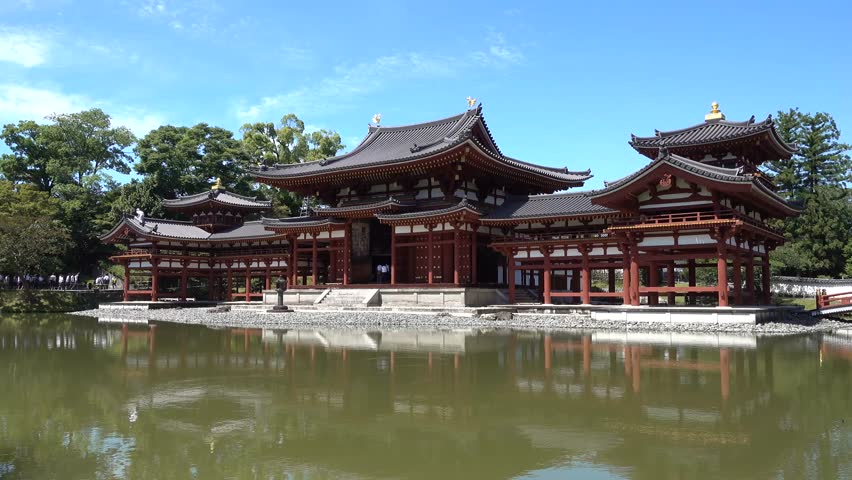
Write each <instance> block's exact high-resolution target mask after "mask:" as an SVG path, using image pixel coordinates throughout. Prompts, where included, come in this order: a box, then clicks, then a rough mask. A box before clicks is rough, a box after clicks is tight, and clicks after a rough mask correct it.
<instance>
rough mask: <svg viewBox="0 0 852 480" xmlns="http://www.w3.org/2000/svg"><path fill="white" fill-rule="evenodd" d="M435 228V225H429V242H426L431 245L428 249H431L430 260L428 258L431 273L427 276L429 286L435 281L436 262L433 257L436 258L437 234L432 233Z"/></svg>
mask: <svg viewBox="0 0 852 480" xmlns="http://www.w3.org/2000/svg"><path fill="white" fill-rule="evenodd" d="M434 228H435V226H434V225H429V235H428V241H427V242H426V243H428V244H429V246H428V249H429V256H428V258H427V262H428V267H427V268H428V269H429V272H428V273H427V275H426V278H427V283H428V284H429V285H432V282H433V280H434V273H433V270H434V266H435V261H434V260H433V257H434V256H435V250H434V246H435V234H434V233H432V229H434Z"/></svg>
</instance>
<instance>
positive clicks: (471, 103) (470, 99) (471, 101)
mask: <svg viewBox="0 0 852 480" xmlns="http://www.w3.org/2000/svg"><path fill="white" fill-rule="evenodd" d="M474 105H476V99H475V98H473V97H470V96H469V97H467V108H468V109H471V108H473V106H474Z"/></svg>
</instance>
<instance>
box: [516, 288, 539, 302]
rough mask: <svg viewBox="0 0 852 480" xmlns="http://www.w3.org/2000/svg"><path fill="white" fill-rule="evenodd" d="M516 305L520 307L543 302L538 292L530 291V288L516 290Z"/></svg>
mask: <svg viewBox="0 0 852 480" xmlns="http://www.w3.org/2000/svg"><path fill="white" fill-rule="evenodd" d="M515 303H517V304H519V305H529V304H540V303H541V300H540V299H539V298H538V292H536V291H534V290H530V289H528V288H516V289H515Z"/></svg>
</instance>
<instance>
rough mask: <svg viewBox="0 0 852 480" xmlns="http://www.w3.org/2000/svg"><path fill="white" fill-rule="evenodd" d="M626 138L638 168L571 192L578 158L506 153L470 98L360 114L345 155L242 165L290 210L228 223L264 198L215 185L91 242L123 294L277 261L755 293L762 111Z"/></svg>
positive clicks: (454, 281)
mask: <svg viewBox="0 0 852 480" xmlns="http://www.w3.org/2000/svg"><path fill="white" fill-rule="evenodd" d="M629 143H630V145H631V146H632V147H633V148H634V149H635V150H636V151H637V152H638V153H640V154H641V155H643V156H644V157H647V158H648V159H650V160H651V161H650V163H647V164H646V165H645V166H644V167H642V168H641V169H639V170H638V171H636V172H634V173H633V174H631V175H628V176H626V177H624V178H622V179H619V180H616V181H613V182H607V183H605V186H604V188H602V189H599V190H587V191H577V192H574V191H572V190H573V189H575V188H577V187H582V186H583V184H584V182H585V181H586V180H588V179H589V178H590V177H591V172H590V171H589V170H585V171H572V170H569V169H567V168H553V167H545V166H541V165H535V164H532V163H528V162H525V161H521V160H518V159H516V158H513V157H510V156H508V155H505V154H504V153H503V152H502V151H501V150H500V148H499V147H498V146H497V143H496V141H495V139H494V138H493V136H492V135H491V132H490V130H489V128H488V125H487V124H486V122H485V119H484V116H483V113H482V106H481V105H479V106H476V107H473V106H472V107H471V108H469V109H468V110H467V111H465V112H463V113H461V114H459V115H455V116H452V117H449V118H445V119H442V120H437V121H433V122H428V123H421V124H415V125H407V126H401V127H385V126H381V125H379V124H378V123H376V124H374V125H372V126H371V127H370V128H369V131H368V134H367V136H366V137H365V138H364V140H363V141H362V142H361V143H360V144H359V145H358V146H357V147H355V148H354V149H353V150H352V151H351V152H349V153H346V154H343V155H339V156H336V157H332V158H327V159H324V160H319V161H313V162H305V163H297V164H289V165H269V166H261V167H258V168H256V169H253V170H252V171H251V172H250V173H251V174H252V175H253V176H254V177H255V178H256V180H257V181H258V182H262V183H265V184H268V185H271V186H274V187H277V188H282V189H286V190H288V191H291V192H294V193H297V194H299V195H302V196H315V197H316V198H317V199H318V202H319V206H318V207H316V208H314V209H313V210H312V211H310V212H309V213H308V214H307V215H303V216H300V217H290V218H280V219H270V218H262V219H260V220H256V221H244V220H243V219H244V218H245V216H246V215H250V214H251V213H253V212H261V211H264V210H266V209H269V208H270V205H269V203H268V202H260V201H257V200H256V199H252V198H246V197H242V196H237V195H234V194H232V193H229V192H227V191H225V190H224V189H221V188H215V187H214V189H213V190H212V191H211V192H207V193H203V194H198V195H192V196H188V197H180V198H178V199H175V200H167V201H165V202H164V205H165V206H166V208H167V209H168V210H170V211H173V212H182V213H183V214H185V215H187V216H190V215H191V217H192V220H191V221H181V222H177V221H172V220H160V219H147V218H144V217H141V218H140V217H134V218H125V219H124V220H123V221H122V222H121V223H120V224H119V225H118V226H116V228H115V229H114V230H113V231H112V232H110V233H109V234H108V235H106V236H105V237H104V239H105V241H108V242H125V243H127V246H128V249H127V251H126V252H124V253H122V254H121V255H117V256H116V257H113V259H114V261H117V262H120V263H121V264H123V265H125V268H126V269H128V271H129V273H130V275H133V272H134V271H138V272H140V274H147V275H150V276H151V278H152V280H151V282H150V286H149V287H147V288H146V289H140V290H128V291H126V292H125V297H126V298H128V297H132V296H135V295H146V296H147V295H150V298H151V299H152V300H156V299H157V298H158V296H161V295H160V293H159V291H158V285H160V283H161V282H160V281H159V280H158V277H180V278H181V281H180V282H179V287H178V288H177V291H178V292H179V294H178V296H179V297H180V298H187V294H186V292H187V287H186V285H187V282H188V279H191V278H200V279H207V280H206V282H207V285H209V286H211V287H210V288H209V292H208V296H209V298H210V299H222V300H224V299H232V300H233V299H240V300H242V299H244V300H246V301H251V300H254V299H257V298H260V296H261V292H262V290H263V289H264V288H266V289H268V288H269V279H270V277H271V276H277V275H278V274H279V273H283V274H285V275H287V277H288V279H289V283H290V285H291V288H292V289H295V290H299V289H305V290H309V289H313V290H317V289H327V290H335V291H337V290H341V291H344V290H346V289H354V288H357V287H358V286H361V287H369V288H378V289H388V290H387V291H388V295H390V293H391V291H393V292H406V291H410V292H423V293H424V294H428V292H437V291H442V290H440V289H449V290H446V291H447V292H450V291H451V290H452V291H459V289H461V290H462V291H464V290H476V291H479V292H480V293H481V292H482V291H490V292H493V293H494V295H491V296H488V295H485V296H482V295H479V297H478V298H480V299H484V298H487V299H488V301H487V302H486V303H519V302H523V303H544V304H559V303H580V304H586V305H588V304H593V303H606V304H618V303H622V304H624V305H633V306H637V305H641V304H647V305H650V306H654V305H661V304H668V305H674V304H676V303H677V302H678V297H680V298H681V299H682V300H681V301H680V304H701V305H708V304H714V305H718V306H729V305H757V304H761V303H768V302H769V287H768V282H769V254H770V252H771V251H772V250H773V249H774V248H775V247H777V246H778V245H780V244H782V243H783V242H784V238H783V236H782V235H781V233H780V232H778V231H776V230H774V229H773V228H771V227H770V226H769V225H768V224H767V221H769V220H770V219H776V218H784V217H787V216H791V215H796V214H797V213H798V210H797V208H796V207H795V206H793V205H791V204H789V203H788V202H787V201H785V200H784V199H783V198H781V197H780V196H779V195H778V194H776V193H775V188H774V186H773V185H772V182H771V180H770V179H769V178H768V177H766V176H764V175H763V174H762V173H761V171H760V169H759V167H760V166H761V164H763V163H764V162H766V161H770V160H775V159H781V158H790V156H791V155H792V154H793V153H794V151H795V149H794V148H793V147H791V146H790V145H787V144H786V143H785V142H784V141H783V140H782V139H781V138H780V137H779V136H778V133H777V132H776V130H775V128H774V125H773V122H772V119H771V117H770V118H767V119H766V120H765V121H763V122H755V120H754V118H753V117H752V118H751V119H750V120H747V121H745V122H729V121H727V120H726V119H725V116H724V115H723V114H722V113H721V112H720V111H719V109H718V105H717V104H715V103H714V104H713V109H712V111H711V112H710V114H708V115H707V116H706V117H705V121H704V122H702V123H700V124H698V125H695V126H692V127H688V128H684V129H681V130H675V131H669V132H661V131H656V132H655V134H654V135H653V136H649V137H636V136H632V137H631V139H630V142H629ZM644 157H643V158H644ZM384 265H387V266H388V275H387V276H384V275H382V273H381V272H382V267H383V266H384ZM235 278H236V279H237V280H235ZM708 278H712V282H713V283H714V284H713V285H708V284H707V281H706V279H708ZM253 279H257V280H254V281H253ZM699 279H705V281H703V282H700V281H699ZM235 281H236V282H237V283H238V286H237V287H235V283H234V282H235ZM379 282H380V283H381V284H380V285H378V286H377V285H376V284H377V283H379ZM701 283H704V284H701ZM442 292H443V291H442ZM326 295H328V294H327V293H326ZM382 295H383V296H384V295H385V294H384V293H383V294H382ZM442 295H443V293H442ZM388 298H390V297H388ZM442 298H443V297H442ZM501 300H502V302H501ZM318 301H319V300H318ZM479 302H480V303H482V302H485V300H479ZM468 303H469V302H468Z"/></svg>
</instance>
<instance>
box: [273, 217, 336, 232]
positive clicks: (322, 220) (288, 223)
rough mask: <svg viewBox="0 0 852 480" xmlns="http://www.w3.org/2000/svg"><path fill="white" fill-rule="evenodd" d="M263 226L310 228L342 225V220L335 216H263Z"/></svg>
mask: <svg viewBox="0 0 852 480" xmlns="http://www.w3.org/2000/svg"><path fill="white" fill-rule="evenodd" d="M261 222H262V223H263V226H264V227H267V228H279V229H285V228H286V229H290V228H311V227H325V226H329V225H342V224H343V223H344V222H341V221H340V220H338V219H336V218H329V217H316V216H314V217H286V218H263V219H261Z"/></svg>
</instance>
